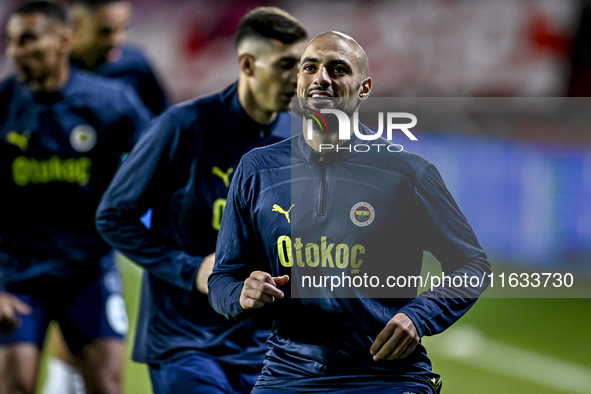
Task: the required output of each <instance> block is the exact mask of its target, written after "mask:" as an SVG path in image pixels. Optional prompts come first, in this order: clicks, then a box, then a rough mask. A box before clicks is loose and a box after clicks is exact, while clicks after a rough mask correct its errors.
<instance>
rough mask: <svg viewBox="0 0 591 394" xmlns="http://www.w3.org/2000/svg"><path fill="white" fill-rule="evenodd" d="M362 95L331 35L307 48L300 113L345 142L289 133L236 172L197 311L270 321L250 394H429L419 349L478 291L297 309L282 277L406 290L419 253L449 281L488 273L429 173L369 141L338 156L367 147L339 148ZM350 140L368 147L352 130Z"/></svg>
mask: <svg viewBox="0 0 591 394" xmlns="http://www.w3.org/2000/svg"><path fill="white" fill-rule="evenodd" d="M371 87H372V80H371V78H370V77H369V75H368V62H367V56H366V54H365V52H364V51H363V49H362V48H361V47H360V46H359V45H358V44H357V42H355V41H354V40H353V39H352V38H350V37H348V36H346V35H344V34H341V33H337V32H327V33H323V34H321V35H319V36H317V37H315V38H314V39H313V40H312V41H311V42H310V44H309V45H308V47H307V48H306V50H305V52H304V54H303V55H302V61H301V64H300V72H299V74H298V88H297V91H298V98H299V100H300V104H301V107H302V108H308V109H312V110H315V111H321V110H322V109H327V110H334V109H338V110H341V111H342V112H343V115H345V116H347V117H348V118H349V121H350V122H351V123H350V125H351V126H350V127H351V130H350V134H349V135H348V136H347V138H346V139H339V128H337V127H334V128H332V127H327V128H326V129H325V128H323V127H322V128H321V127H318V126H316V127H314V132H313V134H312V138H310V137H307V138H304V134H306V135H308V132H304V133H299V134H298V135H297V136H294V137H293V138H291V139H290V140H287V141H282V142H280V143H277V144H274V145H272V146H268V147H264V148H261V149H257V150H254V151H251V152H250V153H248V154H246V155H245V156H244V157H243V159H242V161H241V163H240V165H239V166H238V168H237V169H236V175H235V177H234V181H233V182H232V187H231V188H230V192H229V194H228V205H227V207H226V212H225V213H224V217H223V219H222V225H221V229H220V233H219V239H218V248H217V249H216V263H215V267H214V269H213V274H212V275H211V277H210V280H209V290H210V292H209V297H210V300H211V303H212V306H213V307H214V308H215V310H216V311H219V312H220V313H222V314H223V315H224V316H226V317H228V318H237V319H244V318H248V317H249V316H252V315H253V313H260V308H265V309H269V308H271V309H274V310H275V312H276V318H275V324H274V325H273V332H272V334H271V336H270V337H269V340H268V342H267V343H268V346H269V351H268V352H267V354H266V358H265V368H264V369H263V372H262V373H261V376H260V377H259V380H258V382H257V384H256V387H255V389H254V390H253V393H255V392H256V393H260V394H275V393H277V394H278V393H285V392H317V393H325V392H328V391H330V392H339V393H348V394H353V393H356V394H363V393H392V394H418V393H421V394H435V393H438V392H439V391H440V389H441V381H440V378H439V376H438V375H437V374H435V373H433V372H432V370H431V363H430V361H429V358H428V357H427V353H426V350H425V348H424V347H423V346H422V345H421V344H420V339H421V337H422V336H423V335H434V334H436V333H439V332H442V331H443V330H445V329H446V328H448V327H449V326H451V325H452V324H453V323H454V322H455V321H456V320H457V319H459V318H460V317H461V316H462V315H463V314H464V313H466V312H467V311H468V309H470V307H471V306H472V305H473V304H474V302H475V301H476V298H477V297H478V295H479V294H480V293H481V292H482V291H483V289H482V288H474V289H472V288H457V289H456V288H453V289H448V288H439V289H435V290H432V291H428V292H424V293H422V294H421V296H419V297H416V292H417V289H416V287H412V286H409V287H408V288H406V289H404V288H399V289H400V290H399V289H392V291H390V292H389V294H390V296H392V294H396V295H397V296H398V297H397V298H393V297H392V298H370V297H368V293H367V292H366V290H367V288H366V289H363V288H361V290H357V289H353V290H351V291H348V290H346V289H345V290H344V291H343V292H342V293H339V292H338V291H339V290H340V289H337V290H335V292H332V291H330V289H327V288H326V287H325V288H324V289H319V290H318V291H317V292H315V293H314V295H312V296H311V297H306V296H303V297H301V296H300V297H297V296H295V295H294V294H293V290H292V289H294V287H291V288H290V287H289V286H283V285H285V284H286V283H287V282H288V280H289V279H290V277H289V276H288V275H292V273H293V272H294V271H292V270H295V269H298V268H299V267H305V266H309V267H313V268H312V273H313V274H316V275H323V274H331V273H332V275H334V276H338V277H341V274H342V273H343V275H347V274H351V276H352V277H358V278H361V276H362V275H358V276H356V275H352V274H354V273H357V272H358V271H359V270H357V272H356V270H351V268H350V267H351V266H354V265H355V264H357V263H359V265H358V266H357V268H359V267H360V265H361V263H363V268H362V271H361V272H362V274H365V275H367V272H368V271H369V272H372V270H374V271H375V270H376V268H379V267H383V268H384V267H385V268H386V269H384V270H383V271H381V272H387V273H388V275H395V274H396V275H400V274H403V273H407V274H408V275H415V276H417V275H420V271H421V265H422V257H423V250H424V249H427V250H430V251H431V252H432V253H433V254H434V255H435V256H436V257H437V258H438V259H439V261H440V262H441V264H442V268H443V271H444V272H446V273H449V274H450V275H458V276H462V275H464V274H465V273H466V274H468V275H478V277H479V278H480V277H482V276H483V275H484V273H486V272H490V266H489V264H488V261H487V260H486V254H485V253H484V251H483V250H482V248H481V247H480V245H479V244H478V241H477V240H476V236H475V235H474V233H473V231H472V229H471V227H470V225H469V223H468V222H467V220H466V219H465V217H464V216H463V215H462V213H461V212H460V210H459V208H458V207H457V205H456V204H455V202H454V201H453V198H452V197H451V195H450V194H449V192H448V191H447V189H446V187H445V184H444V183H443V180H442V179H441V177H440V175H439V173H438V172H437V170H436V169H435V167H434V166H433V165H431V164H430V163H429V162H427V161H426V160H425V159H423V158H422V157H420V156H418V155H414V154H412V153H407V152H404V151H399V150H398V149H395V150H394V153H392V152H390V151H389V150H387V149H386V147H387V146H390V145H393V144H392V143H391V142H389V141H387V140H386V139H384V138H379V140H376V141H375V142H376V143H380V144H381V146H382V149H381V150H374V151H372V152H367V151H365V150H364V151H363V152H361V153H360V151H359V150H357V149H355V148H353V149H351V148H352V146H353V147H354V146H356V145H357V144H363V143H364V142H367V141H365V140H363V139H361V138H359V137H357V135H354V134H353V123H352V121H351V119H354V117H353V114H354V113H355V111H356V110H357V109H358V108H359V106H360V104H361V103H362V102H363V101H365V100H366V99H367V98H368V97H369V94H370V92H371ZM339 123H340V122H339ZM319 125H320V123H319ZM359 129H360V130H361V133H362V134H365V136H367V135H369V134H373V133H372V132H371V131H370V130H369V129H367V128H366V127H365V126H363V125H362V124H359ZM322 145H324V147H325V150H324V151H323V150H322V149H320V148H321V147H322ZM329 145H330V146H332V149H326V147H327V146H329ZM338 145H340V148H341V149H338V150H336V149H334V147H335V146H338ZM376 145H377V144H376ZM374 146H375V145H374ZM347 148H348V149H347ZM378 152H379V153H378ZM290 218H291V219H290ZM292 240H293V241H292ZM327 240H328V241H327ZM292 242H293V243H292ZM337 244H338V245H337ZM292 245H293V246H292ZM304 245H305V248H304ZM320 245H322V246H321V247H320ZM335 245H337V247H335V248H334V250H335V251H333V247H334V246H335ZM292 248H293V249H295V253H293V250H292ZM314 248H315V250H316V251H315V252H313V251H314ZM349 248H350V249H349ZM320 249H321V250H322V252H321V255H322V264H321V265H319V262H320V260H321V259H320V256H319V254H320V252H319V250H320ZM339 250H340V251H339ZM349 250H351V251H352V252H351V265H350V266H349V265H348V264H349ZM353 250H354V252H353ZM355 255H357V257H354V256H355ZM359 256H362V257H359ZM333 259H334V262H333ZM314 260H315V261H314ZM360 260H362V261H360ZM296 261H297V264H296ZM335 264H336V267H335ZM343 265H344V266H343ZM292 267H293V268H292ZM302 269H303V268H302ZM298 272H299V271H298ZM244 278H246V280H245V279H244ZM385 279H386V277H385V276H384V277H383V279H382V280H385ZM344 281H345V279H343V282H344ZM349 283H350V282H349ZM299 286H300V287H299V288H296V289H297V291H306V290H301V288H303V286H302V283H299ZM382 286H383V285H382ZM280 288H281V289H280ZM350 288H351V286H350V284H349V289H350ZM415 297H416V298H415Z"/></svg>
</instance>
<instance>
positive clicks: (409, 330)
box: [370, 313, 420, 361]
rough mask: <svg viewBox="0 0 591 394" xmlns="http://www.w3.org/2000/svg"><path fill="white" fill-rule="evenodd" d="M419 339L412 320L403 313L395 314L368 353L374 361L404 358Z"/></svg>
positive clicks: (412, 349)
mask: <svg viewBox="0 0 591 394" xmlns="http://www.w3.org/2000/svg"><path fill="white" fill-rule="evenodd" d="M419 339H420V338H419V336H418V334H417V330H416V327H415V326H414V323H413V322H412V320H411V319H410V318H409V317H408V316H406V315H405V314H403V313H397V314H396V315H395V316H394V317H393V318H392V319H391V320H390V321H389V322H388V323H387V324H386V327H384V329H383V330H382V331H381V332H380V333H379V334H378V336H377V337H376V340H375V341H374V343H373V345H372V346H371V348H370V353H371V354H372V355H373V359H374V360H375V361H379V360H381V359H383V358H385V359H387V360H393V359H395V358H404V357H406V356H408V355H409V354H411V353H412V352H413V351H414V349H415V347H416V346H417V343H419Z"/></svg>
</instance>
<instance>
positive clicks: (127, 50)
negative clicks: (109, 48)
mask: <svg viewBox="0 0 591 394" xmlns="http://www.w3.org/2000/svg"><path fill="white" fill-rule="evenodd" d="M119 62H120V63H123V64H132V65H133V69H134V70H145V71H149V70H151V66H150V61H149V60H148V57H147V56H146V54H145V52H144V50H143V49H141V48H140V47H138V46H136V45H133V44H127V45H125V46H124V47H123V48H122V50H121V58H120V59H119Z"/></svg>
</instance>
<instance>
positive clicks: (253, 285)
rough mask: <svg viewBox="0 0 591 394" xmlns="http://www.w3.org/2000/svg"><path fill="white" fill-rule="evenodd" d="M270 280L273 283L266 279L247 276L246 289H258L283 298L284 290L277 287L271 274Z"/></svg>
mask: <svg viewBox="0 0 591 394" xmlns="http://www.w3.org/2000/svg"><path fill="white" fill-rule="evenodd" d="M269 280H271V281H272V283H269V282H266V281H265V282H262V281H261V280H259V279H253V278H252V277H250V278H247V279H246V280H245V281H244V290H245V291H246V290H249V289H253V290H258V291H259V292H261V293H263V294H266V295H269V296H271V297H277V298H283V292H282V291H281V290H279V289H278V288H277V287H275V282H274V281H273V279H272V278H271V277H270V276H269Z"/></svg>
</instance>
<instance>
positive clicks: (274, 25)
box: [97, 7, 307, 394]
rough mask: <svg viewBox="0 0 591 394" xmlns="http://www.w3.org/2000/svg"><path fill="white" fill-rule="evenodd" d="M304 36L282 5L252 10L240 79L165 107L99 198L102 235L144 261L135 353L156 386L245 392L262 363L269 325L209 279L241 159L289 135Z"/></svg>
mask: <svg viewBox="0 0 591 394" xmlns="http://www.w3.org/2000/svg"><path fill="white" fill-rule="evenodd" d="M306 37H307V33H306V31H305V30H304V28H303V27H302V26H301V24H300V23H299V22H298V21H297V20H296V19H294V18H293V17H292V16H291V15H289V14H287V13H286V12H284V11H282V10H280V9H277V8H274V7H271V8H266V7H263V8H257V9H255V10H253V11H251V12H250V13H248V14H247V15H246V16H245V17H244V18H243V19H242V20H241V22H240V24H239V26H238V29H237V31H236V35H235V44H236V50H237V52H238V65H239V69H240V74H239V77H238V82H236V83H234V84H232V85H231V86H229V87H228V88H226V89H224V90H223V91H221V92H219V93H216V94H212V95H210V96H206V97H203V98H199V99H194V100H191V101H188V102H185V103H183V104H180V105H177V106H174V107H172V108H170V109H168V110H167V111H165V112H164V113H163V114H162V115H160V116H159V117H158V118H157V119H156V120H155V121H154V122H153V123H152V125H151V126H150V127H149V128H148V129H147V130H146V132H145V133H144V134H143V136H142V138H141V139H140V141H139V142H138V144H137V146H136V148H134V150H133V151H132V152H131V154H130V155H129V157H128V158H127V160H126V161H125V162H124V163H123V165H122V167H121V169H120V171H119V172H118V173H117V175H116V177H115V178H114V180H113V182H112V183H111V186H110V187H109V189H108V191H107V192H106V193H105V195H104V197H103V200H102V202H101V204H100V207H99V210H98V212H97V225H98V228H99V230H100V231H101V233H102V234H103V235H104V237H105V239H106V240H108V242H109V243H111V244H112V245H113V246H114V247H116V248H117V249H119V250H120V251H121V252H123V253H124V254H125V255H127V256H128V257H129V258H130V259H131V260H133V261H135V262H136V263H138V264H139V265H141V266H142V267H143V268H144V269H145V271H144V277H143V284H142V297H141V303H140V313H139V317H138V324H137V333H136V342H135V348H134V354H133V359H134V360H136V361H141V362H145V363H148V364H149V369H150V376H151V380H152V385H153V388H154V392H155V393H157V394H163V393H169V394H173V393H174V394H179V393H234V392H239V393H246V392H250V390H251V388H252V385H253V384H254V382H255V381H256V379H257V377H258V374H259V372H260V370H261V368H262V360H263V355H264V353H265V352H266V350H267V349H266V347H265V341H266V338H267V336H268V335H269V330H268V329H262V328H261V326H260V325H258V322H252V321H243V322H230V321H228V320H227V319H225V318H224V317H222V316H220V315H218V314H216V313H215V311H213V309H211V307H210V306H209V304H208V301H207V295H206V293H207V278H208V276H209V274H210V273H211V268H212V266H213V262H214V252H215V248H216V239H217V235H218V229H219V225H220V221H221V217H222V213H223V210H224V206H225V203H226V195H227V193H228V188H229V186H230V182H231V180H232V176H233V173H234V169H235V167H236V165H237V163H238V161H239V160H240V158H241V157H242V155H243V154H245V153H246V152H248V151H249V150H251V149H253V148H255V147H259V146H263V145H268V144H271V143H273V142H277V141H280V140H282V139H284V138H287V137H289V135H290V124H291V123H290V122H291V116H290V114H289V113H287V112H286V111H288V110H289V108H290V104H291V98H292V97H293V96H294V94H295V88H296V73H297V68H298V62H299V58H300V56H301V54H302V51H303V49H304V47H305V45H306ZM147 208H152V210H153V214H152V227H151V229H150V230H147V229H146V228H145V227H144V226H143V225H142V223H141V222H140V220H139V217H140V215H141V214H142V213H143V212H145V211H146V209H147ZM267 327H268V326H267Z"/></svg>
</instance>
